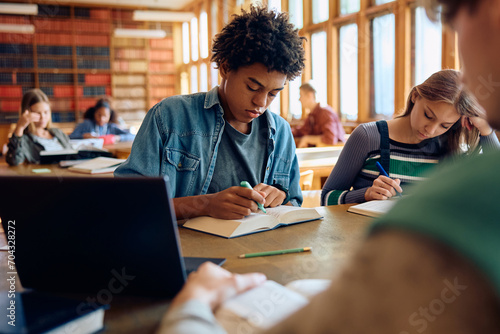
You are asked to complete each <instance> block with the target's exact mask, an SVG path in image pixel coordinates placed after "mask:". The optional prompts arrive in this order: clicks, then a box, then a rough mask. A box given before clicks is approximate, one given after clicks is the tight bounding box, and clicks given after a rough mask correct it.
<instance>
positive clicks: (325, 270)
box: [0, 205, 371, 333]
mask: <svg viewBox="0 0 500 334" xmlns="http://www.w3.org/2000/svg"><path fill="white" fill-rule="evenodd" d="M349 206H350V205H336V206H328V207H319V208H317V210H318V212H319V213H320V214H321V215H323V216H324V219H322V220H317V221H311V222H306V223H302V224H296V225H291V226H286V227H281V228H278V229H276V230H272V231H266V232H262V233H256V234H252V235H247V236H243V237H239V238H234V239H225V238H221V237H217V236H212V235H209V234H205V233H202V232H197V231H193V230H188V229H185V228H182V227H181V228H179V235H180V240H181V247H182V252H183V255H184V256H202V257H224V258H227V261H226V263H225V264H224V265H223V267H224V268H226V269H227V270H229V271H231V272H235V273H247V272H254V271H256V272H262V273H264V274H266V275H267V277H268V278H269V279H271V280H274V281H276V282H278V283H281V284H286V283H288V282H291V281H293V280H298V279H307V278H331V277H332V275H334V274H335V273H336V272H338V271H339V270H340V269H341V267H342V264H343V263H344V262H345V260H346V259H347V258H348V256H349V255H350V254H351V253H352V252H353V250H354V249H355V248H356V245H358V244H359V242H360V241H361V240H362V239H363V236H364V233H365V231H366V227H367V226H368V225H369V224H370V222H371V218H369V217H365V216H361V215H356V214H353V213H348V212H347V208H348V207H349ZM5 244H6V241H5V237H0V246H4V245H5ZM298 247H312V251H311V252H304V253H294V254H285V255H277V256H266V257H256V258H248V259H239V258H238V255H240V254H243V253H253V252H260V251H266V250H280V249H287V248H298ZM39 251H43V250H39ZM7 257H8V253H7V252H6V251H0V293H7V290H8V289H9V286H8V282H7V280H6V279H7V272H9V270H7V268H8V267H7V260H8V258H7ZM16 290H17V291H22V287H21V285H20V282H19V277H17V280H16ZM69 297H73V298H78V299H82V300H84V299H86V298H84V297H85V296H78V295H77V296H69ZM87 297H88V296H87ZM168 305H169V301H168V300H165V299H154V298H141V297H131V296H121V295H116V296H113V299H112V301H111V305H110V308H109V309H108V310H106V311H105V320H104V324H105V330H104V331H103V333H154V332H155V330H156V329H157V328H158V325H159V322H160V320H161V318H162V316H163V315H164V313H165V311H166V310H167V308H168Z"/></svg>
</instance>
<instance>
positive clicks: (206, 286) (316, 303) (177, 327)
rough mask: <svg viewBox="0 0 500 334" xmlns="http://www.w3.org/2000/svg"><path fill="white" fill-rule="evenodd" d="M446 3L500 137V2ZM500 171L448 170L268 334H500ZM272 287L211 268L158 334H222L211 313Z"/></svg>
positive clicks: (493, 160) (187, 288)
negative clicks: (247, 294) (242, 296)
mask: <svg viewBox="0 0 500 334" xmlns="http://www.w3.org/2000/svg"><path fill="white" fill-rule="evenodd" d="M439 3H441V4H442V5H443V13H444V14H445V18H447V19H448V20H449V21H450V22H451V24H452V26H453V27H454V28H455V30H456V31H457V34H458V42H459V49H460V54H461V59H462V61H463V63H464V79H463V80H464V83H465V84H466V85H467V87H468V88H469V89H470V90H471V91H472V92H473V93H474V94H475V95H476V97H477V100H478V102H479V103H480V104H481V105H482V106H483V107H484V108H485V109H486V113H487V120H488V122H489V124H490V125H491V126H492V127H493V128H496V129H498V128H500V90H499V89H498V87H499V86H500V62H498V58H499V57H500V19H499V18H500V0H475V1H472V0H460V1H457V0H453V1H452V0H439ZM499 165H500V153H499V152H498V151H495V152H485V154H482V155H481V156H479V157H474V158H471V159H465V160H464V161H460V162H458V163H454V164H453V165H451V166H450V165H448V166H441V167H440V168H439V169H441V170H439V171H436V173H435V174H434V175H433V176H432V177H430V178H429V180H428V181H425V182H422V183H421V184H420V185H419V186H418V189H414V192H413V194H412V195H411V197H408V198H403V199H401V201H400V202H398V204H396V205H395V206H394V208H393V209H392V210H391V211H390V212H389V213H388V214H387V215H385V216H383V217H381V218H380V219H379V220H377V221H376V222H375V223H374V225H373V226H372V227H371V229H370V231H369V233H368V236H367V238H366V240H365V242H364V243H363V244H362V245H361V246H360V249H359V250H358V251H357V252H356V254H355V255H354V256H353V258H352V259H350V261H349V262H348V263H347V265H346V267H345V268H344V269H343V271H342V273H341V274H340V275H338V277H337V278H336V279H335V280H334V281H333V282H332V284H331V286H330V287H329V288H328V289H327V290H326V291H324V292H323V293H321V294H319V295H318V296H316V297H315V298H313V299H312V301H311V302H310V304H309V305H307V306H306V307H304V308H303V309H301V310H299V311H298V312H297V313H295V314H294V315H293V316H291V317H289V318H288V319H285V320H284V321H283V322H282V323H280V324H278V325H277V326H275V327H274V328H271V329H269V330H267V331H265V333H267V334H272V333H273V334H278V333H283V334H284V333H286V334H294V333H297V334H298V333H308V334H309V333H310V334H312V333H345V334H348V333H364V334H376V333H377V334H378V333H392V334H413V333H415V334H418V333H425V334H438V333H439V334H442V333H462V334H466V333H467V334H469V333H470V334H475V333H500V317H499V315H500V260H499V254H500V224H499V217H500V206H499V205H498V199H499V198H500V173H499V169H498V166H499ZM264 280H265V277H264V276H263V275H262V274H257V273H252V274H244V275H239V274H231V273H229V272H227V271H225V270H224V269H222V268H220V267H217V266H215V265H213V264H212V265H211V264H209V263H205V264H204V265H202V266H201V267H200V269H198V271H197V272H195V273H192V274H191V275H190V276H189V278H188V280H187V282H186V284H185V285H184V288H183V289H182V290H181V292H180V293H179V294H178V295H177V297H176V298H175V299H174V301H173V302H172V304H171V305H170V309H169V312H168V313H167V315H166V317H165V318H164V321H163V324H162V327H161V329H160V333H169V334H174V333H177V334H180V333H205V334H207V333H224V330H223V329H222V328H221V327H220V326H218V325H217V322H215V320H214V316H213V314H212V311H213V310H215V309H216V308H217V307H218V305H220V303H222V302H223V301H224V300H226V299H227V298H230V297H231V296H233V295H235V294H237V293H240V292H242V291H245V290H248V289H250V288H252V287H254V286H256V285H258V284H260V283H262V282H263V281H264ZM246 332H247V333H249V332H250V331H246Z"/></svg>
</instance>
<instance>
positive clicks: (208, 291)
mask: <svg viewBox="0 0 500 334" xmlns="http://www.w3.org/2000/svg"><path fill="white" fill-rule="evenodd" d="M265 281H266V276H265V275H264V274H260V273H250V274H243V275H240V274H232V273H230V272H229V271H227V270H225V269H223V268H221V267H219V266H218V265H215V264H213V263H211V262H205V263H203V264H202V265H201V266H200V267H199V268H198V270H197V271H195V272H193V273H191V274H190V275H189V277H188V279H187V281H186V283H185V284H184V287H183V288H182V290H181V291H180V292H179V293H178V294H177V296H176V297H175V298H174V300H173V301H172V304H171V307H174V306H176V305H181V304H183V303H185V302H187V301H189V300H193V299H196V300H198V301H200V302H202V303H205V304H207V305H209V306H210V308H211V309H212V310H214V309H215V308H216V307H217V306H219V305H220V304H221V303H222V302H224V301H225V300H227V299H229V298H231V297H233V296H235V295H237V294H239V293H242V292H244V291H246V290H249V289H251V288H254V287H256V286H257V285H259V284H262V283H264V282H265Z"/></svg>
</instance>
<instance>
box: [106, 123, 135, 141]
mask: <svg viewBox="0 0 500 334" xmlns="http://www.w3.org/2000/svg"><path fill="white" fill-rule="evenodd" d="M108 126H109V127H110V128H111V133H112V134H114V135H116V136H117V137H118V138H117V139H118V140H117V141H132V140H134V138H135V135H133V134H131V133H130V131H129V130H124V129H122V128H120V127H119V126H118V125H116V124H114V123H109V124H108Z"/></svg>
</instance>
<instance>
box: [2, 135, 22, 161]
mask: <svg viewBox="0 0 500 334" xmlns="http://www.w3.org/2000/svg"><path fill="white" fill-rule="evenodd" d="M26 140H27V138H26V136H21V137H18V136H17V135H16V134H15V133H13V134H12V136H11V137H10V138H9V143H8V144H7V147H8V148H9V150H8V151H7V155H6V156H5V161H6V162H7V163H8V164H9V165H10V166H17V165H20V164H22V163H23V162H24V161H25V160H26V150H27V149H28V145H27V143H26Z"/></svg>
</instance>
